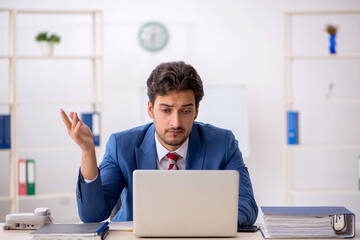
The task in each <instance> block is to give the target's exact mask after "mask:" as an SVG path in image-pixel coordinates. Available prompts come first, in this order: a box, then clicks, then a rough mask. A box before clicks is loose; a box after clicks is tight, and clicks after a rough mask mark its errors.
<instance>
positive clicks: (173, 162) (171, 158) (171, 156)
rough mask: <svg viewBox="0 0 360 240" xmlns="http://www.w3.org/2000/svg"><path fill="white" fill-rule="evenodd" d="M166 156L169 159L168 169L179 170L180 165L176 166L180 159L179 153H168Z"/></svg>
mask: <svg viewBox="0 0 360 240" xmlns="http://www.w3.org/2000/svg"><path fill="white" fill-rule="evenodd" d="M166 157H167V158H168V159H169V162H170V164H169V168H168V170H178V167H177V166H176V161H177V160H178V159H179V155H177V154H176V153H168V154H166Z"/></svg>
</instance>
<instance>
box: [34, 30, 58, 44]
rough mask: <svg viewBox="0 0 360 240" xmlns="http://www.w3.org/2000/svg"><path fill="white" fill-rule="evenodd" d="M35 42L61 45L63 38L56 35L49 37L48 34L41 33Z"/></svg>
mask: <svg viewBox="0 0 360 240" xmlns="http://www.w3.org/2000/svg"><path fill="white" fill-rule="evenodd" d="M35 40H36V41H38V42H42V41H46V42H49V43H60V40H61V38H60V37H59V36H58V35H56V34H51V35H50V36H48V33H47V32H40V33H39V34H38V35H36V37H35Z"/></svg>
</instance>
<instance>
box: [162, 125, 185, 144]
mask: <svg viewBox="0 0 360 240" xmlns="http://www.w3.org/2000/svg"><path fill="white" fill-rule="evenodd" d="M174 130H175V131H182V133H184V132H185V129H183V128H182V127H178V128H168V129H165V132H164V134H161V133H159V132H158V131H157V129H156V128H155V131H156V134H157V135H158V136H159V138H160V139H161V140H162V141H163V142H164V143H165V144H167V145H169V146H180V145H181V144H183V143H184V142H185V141H186V139H187V138H188V136H182V138H180V139H176V138H175V139H174V140H168V139H166V138H165V134H166V133H167V132H169V131H174Z"/></svg>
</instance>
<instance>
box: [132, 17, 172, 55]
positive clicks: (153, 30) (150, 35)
mask: <svg viewBox="0 0 360 240" xmlns="http://www.w3.org/2000/svg"><path fill="white" fill-rule="evenodd" d="M139 41H140V44H141V46H143V47H144V48H145V49H146V50H149V51H159V50H160V49H162V48H163V47H165V45H166V43H167V41H168V32H167V30H166V28H165V27H164V26H163V25H162V24H161V23H158V22H148V23H145V24H144V25H143V26H142V27H141V28H140V31H139Z"/></svg>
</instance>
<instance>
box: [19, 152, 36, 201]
mask: <svg viewBox="0 0 360 240" xmlns="http://www.w3.org/2000/svg"><path fill="white" fill-rule="evenodd" d="M18 189H19V196H24V195H35V160H33V159H19V161H18Z"/></svg>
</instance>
